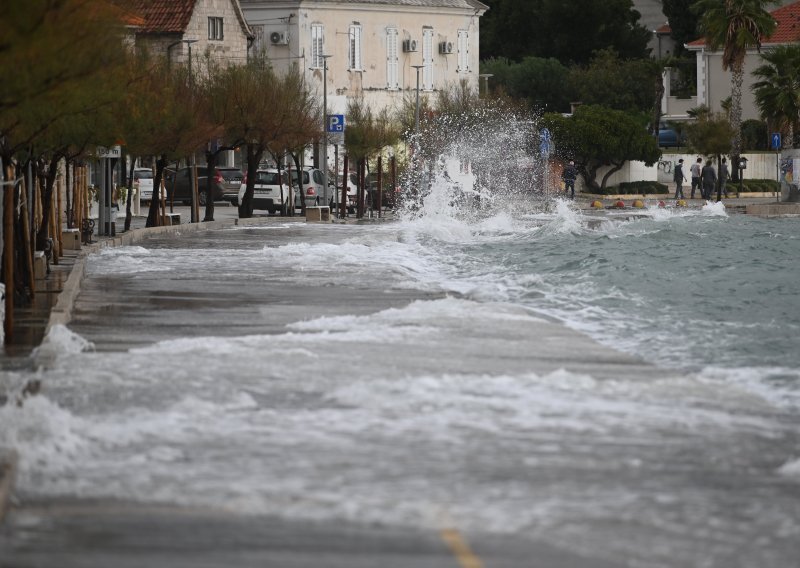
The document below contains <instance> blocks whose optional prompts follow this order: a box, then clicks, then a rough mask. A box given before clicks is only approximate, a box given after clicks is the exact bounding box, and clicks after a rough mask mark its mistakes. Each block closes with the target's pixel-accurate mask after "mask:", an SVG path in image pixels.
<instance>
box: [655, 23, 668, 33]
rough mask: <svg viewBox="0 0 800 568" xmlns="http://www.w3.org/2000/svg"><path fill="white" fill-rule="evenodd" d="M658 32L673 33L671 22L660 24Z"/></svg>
mask: <svg viewBox="0 0 800 568" xmlns="http://www.w3.org/2000/svg"><path fill="white" fill-rule="evenodd" d="M656 33H657V34H671V33H672V28H671V27H670V26H669V24H663V25H661V26H659V27H658V28H657V29H656Z"/></svg>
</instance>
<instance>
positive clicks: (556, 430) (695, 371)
mask: <svg viewBox="0 0 800 568" xmlns="http://www.w3.org/2000/svg"><path fill="white" fill-rule="evenodd" d="M445 201H446V200H445ZM435 204H436V196H435V195H432V196H430V197H429V206H428V208H427V210H426V211H425V212H424V214H420V213H417V214H415V215H409V216H407V217H406V218H404V219H402V220H400V221H398V222H394V223H389V224H379V225H369V224H368V225H312V224H309V225H305V224H298V223H280V222H273V223H270V224H266V225H265V226H263V227H251V228H238V229H230V230H222V231H212V232H208V233H202V234H198V235H195V236H187V237H186V238H183V239H178V240H165V239H156V240H152V241H145V242H142V243H141V244H140V245H138V246H135V247H122V248H119V249H113V250H106V251H103V252H102V253H100V254H97V255H94V256H92V257H91V258H90V260H89V264H88V270H87V273H88V276H87V280H86V282H85V285H84V290H83V292H82V293H81V296H80V297H79V299H78V304H77V311H76V318H75V320H74V321H73V323H71V324H70V325H69V326H68V328H59V329H55V330H54V332H53V334H51V335H52V337H50V338H48V342H47V345H46V346H45V348H46V349H48V350H50V353H49V354H50V358H49V363H48V365H47V366H46V367H43V368H41V369H39V370H37V371H35V372H27V371H20V372H11V373H7V374H6V376H4V377H3V385H4V387H5V388H6V389H8V390H13V389H14V388H17V387H18V385H20V384H22V383H23V382H24V381H25V380H28V379H30V378H31V377H32V376H35V377H36V378H38V379H39V380H41V381H42V382H43V385H44V388H43V394H42V395H41V396H37V397H33V398H31V399H29V400H28V401H26V404H24V405H23V406H22V407H16V406H14V405H6V406H4V407H2V408H0V446H5V447H12V448H15V449H16V450H17V451H18V452H19V453H20V458H21V463H20V476H19V483H18V487H19V491H20V493H21V495H22V496H23V497H28V498H36V499H43V498H47V497H80V498H117V499H126V500H133V501H140V502H151V503H178V504H185V505H196V506H208V507H213V508H224V509H226V510H231V511H235V512H237V513H241V514H267V515H277V516H283V517H285V518H289V519H312V520H315V519H322V520H337V519H342V520H346V521H348V522H364V523H384V524H394V525H397V526H411V527H417V528H419V527H425V528H431V529H438V528H441V527H443V526H457V527H458V528H459V529H461V530H463V531H465V532H466V533H467V534H470V533H473V534H478V533H479V534H489V535H491V534H498V535H516V536H520V537H523V538H524V537H526V536H530V538H532V539H533V538H535V539H537V540H540V541H544V542H548V543H550V544H553V545H555V546H558V547H562V548H564V549H565V550H566V549H569V550H572V551H577V552H579V553H581V554H583V555H584V556H586V557H589V558H591V557H595V558H597V559H598V561H599V559H603V560H604V561H611V562H615V563H618V564H622V565H627V566H647V567H650V566H652V567H656V566H665V567H666V566H670V567H672V566H720V567H721V566H725V567H732V566H741V567H745V566H747V567H752V566H759V567H786V566H796V565H797V559H798V558H800V413H798V411H799V410H800V355H799V354H798V332H800V300H798V293H797V283H798V281H800V263H798V256H799V254H800V224H798V223H797V221H796V220H788V219H759V218H753V217H748V216H745V215H728V214H727V213H726V212H725V211H724V207H722V206H721V205H720V204H708V205H706V206H705V207H703V208H695V209H679V208H669V207H667V208H661V207H657V206H655V204H653V206H652V207H650V208H648V209H645V210H641V211H637V212H635V213H634V212H630V211H622V212H612V211H604V212H598V213H592V212H583V211H580V210H578V209H577V208H575V207H574V206H572V205H571V204H570V203H569V202H565V201H560V200H555V201H549V202H546V203H541V202H540V203H536V204H531V205H530V207H527V206H526V207H521V206H519V204H517V206H515V207H510V208H506V209H501V208H498V209H496V210H492V211H484V212H483V213H481V214H472V213H467V212H464V211H458V210H454V209H453V208H451V207H444V206H442V207H436V205H435ZM104 298H106V299H107V303H104ZM112 300H113V301H112ZM586 336H589V337H590V338H592V339H593V341H592V340H590V339H588V338H587V337H586ZM592 362H594V366H593V365H592Z"/></svg>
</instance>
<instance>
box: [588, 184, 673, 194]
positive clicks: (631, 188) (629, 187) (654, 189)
mask: <svg viewBox="0 0 800 568" xmlns="http://www.w3.org/2000/svg"><path fill="white" fill-rule="evenodd" d="M600 193H601V194H602V195H639V194H641V195H665V194H668V193H669V188H667V186H666V185H664V184H663V183H658V182H657V181H630V182H622V183H621V184H619V185H618V186H613V187H607V188H605V190H602V191H601V192H600Z"/></svg>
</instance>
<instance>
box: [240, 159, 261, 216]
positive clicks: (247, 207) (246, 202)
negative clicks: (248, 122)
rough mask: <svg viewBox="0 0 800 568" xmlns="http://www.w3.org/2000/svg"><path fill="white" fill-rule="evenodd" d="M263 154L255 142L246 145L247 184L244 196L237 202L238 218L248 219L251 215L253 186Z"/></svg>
mask: <svg viewBox="0 0 800 568" xmlns="http://www.w3.org/2000/svg"><path fill="white" fill-rule="evenodd" d="M263 155H264V150H263V148H261V147H260V146H257V145H255V144H248V145H247V186H246V187H245V190H244V196H243V197H242V201H241V202H240V203H239V218H240V219H249V218H251V217H252V216H253V188H254V187H255V184H256V174H257V172H258V164H259V163H260V162H261V158H262V157H263Z"/></svg>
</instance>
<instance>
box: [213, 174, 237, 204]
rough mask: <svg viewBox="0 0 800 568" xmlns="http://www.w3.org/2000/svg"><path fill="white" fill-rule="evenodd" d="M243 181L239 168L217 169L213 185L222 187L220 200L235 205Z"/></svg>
mask: <svg viewBox="0 0 800 568" xmlns="http://www.w3.org/2000/svg"><path fill="white" fill-rule="evenodd" d="M243 179H244V174H243V173H242V171H241V170H240V169H239V168H232V167H231V168H228V167H218V168H217V175H216V177H215V178H214V183H216V184H217V185H220V186H222V198H223V199H224V200H225V201H230V202H231V203H234V204H235V203H236V198H237V196H238V195H239V187H240V186H241V185H242V180H243Z"/></svg>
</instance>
